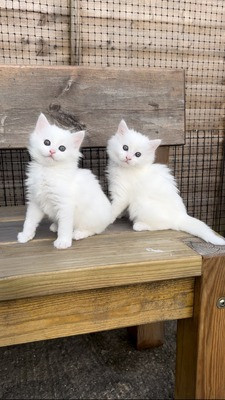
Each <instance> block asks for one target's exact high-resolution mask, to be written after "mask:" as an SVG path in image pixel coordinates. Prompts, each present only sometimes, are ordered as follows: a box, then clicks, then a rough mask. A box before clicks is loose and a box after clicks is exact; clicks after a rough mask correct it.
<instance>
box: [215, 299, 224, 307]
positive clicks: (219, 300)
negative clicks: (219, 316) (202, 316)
mask: <svg viewBox="0 0 225 400" xmlns="http://www.w3.org/2000/svg"><path fill="white" fill-rule="evenodd" d="M216 305H217V307H218V308H225V297H220V298H219V299H218V300H217V303H216Z"/></svg>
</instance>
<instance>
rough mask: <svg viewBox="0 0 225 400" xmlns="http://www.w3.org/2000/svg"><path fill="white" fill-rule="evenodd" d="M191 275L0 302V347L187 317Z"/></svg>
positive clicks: (190, 306)
mask: <svg viewBox="0 0 225 400" xmlns="http://www.w3.org/2000/svg"><path fill="white" fill-rule="evenodd" d="M193 293H194V278H188V279H175V280H169V281H163V282H153V283H147V284H138V285H129V286H122V287H111V288H103V289H94V290H84V291H80V292H72V293H63V294H59V295H50V296H40V297H33V298H25V299H18V300H10V301H1V302H0V346H6V345H12V344H17V343H26V342H32V341H36V340H46V339H52V338H57V337H63V336H70V335H77V334H83V333H88V332H97V331H102V330H108V329H114V328H121V327H126V326H130V325H133V324H136V323H138V324H144V323H146V322H154V321H163V320H165V319H166V320H169V319H179V318H189V317H191V316H192V314H193V311H192V310H193Z"/></svg>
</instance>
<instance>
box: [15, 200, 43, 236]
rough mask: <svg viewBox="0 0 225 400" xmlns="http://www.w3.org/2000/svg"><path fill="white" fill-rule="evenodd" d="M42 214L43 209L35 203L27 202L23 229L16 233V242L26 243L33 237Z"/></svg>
mask: <svg viewBox="0 0 225 400" xmlns="http://www.w3.org/2000/svg"><path fill="white" fill-rule="evenodd" d="M43 216H44V213H43V211H42V210H41V209H40V208H39V207H38V206H37V205H36V204H35V203H32V202H30V203H29V204H28V207H27V213H26V218H25V221H24V225H23V231H22V232H20V233H18V235H17V239H18V242H20V243H26V242H28V241H29V240H31V239H33V237H34V235H35V232H36V229H37V227H38V225H39V223H40V222H41V220H42V218H43Z"/></svg>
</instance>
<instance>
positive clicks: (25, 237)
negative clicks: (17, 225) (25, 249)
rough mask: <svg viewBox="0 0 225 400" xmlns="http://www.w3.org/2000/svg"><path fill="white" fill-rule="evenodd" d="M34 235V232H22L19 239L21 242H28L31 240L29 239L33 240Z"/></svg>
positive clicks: (18, 236)
mask: <svg viewBox="0 0 225 400" xmlns="http://www.w3.org/2000/svg"><path fill="white" fill-rule="evenodd" d="M33 237H34V233H33V234H30V235H27V234H26V233H24V232H20V233H18V235H17V240H18V242H19V243H27V242H29V240H32V239H33Z"/></svg>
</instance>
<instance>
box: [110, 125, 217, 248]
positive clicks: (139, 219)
mask: <svg viewBox="0 0 225 400" xmlns="http://www.w3.org/2000/svg"><path fill="white" fill-rule="evenodd" d="M160 143H161V140H158V139H157V140H149V139H148V138H147V137H146V136H144V135H142V134H141V133H138V132H136V131H134V130H133V129H129V128H128V127H127V125H126V123H125V121H124V120H122V121H121V122H120V124H119V127H118V131H117V133H116V134H115V135H114V136H112V137H111V139H110V140H109V142H108V147H107V152H108V155H109V166H108V179H109V191H110V194H111V198H112V213H113V218H114V219H116V218H117V217H118V216H119V215H120V214H121V213H122V211H124V210H125V209H126V208H128V211H129V216H130V219H131V220H132V221H133V222H134V224H133V229H134V230H135V231H143V230H150V231H152V230H161V229H174V230H181V231H185V232H188V233H191V234H192V235H195V236H198V237H200V238H202V239H204V240H205V241H206V242H211V243H213V244H217V245H225V240H224V239H223V238H222V237H220V236H217V235H216V234H215V233H214V232H213V231H212V230H211V229H210V228H209V227H208V226H207V225H206V224H205V223H204V222H202V221H199V220H198V219H196V218H193V217H190V216H189V215H187V212H186V208H185V206H184V203H183V200H182V199H181V197H180V195H179V192H178V189H177V186H176V182H175V180H174V177H173V176H172V175H171V173H170V170H169V168H168V167H166V166H165V165H161V164H153V162H154V158H155V151H156V149H157V147H158V146H159V145H160Z"/></svg>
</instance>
